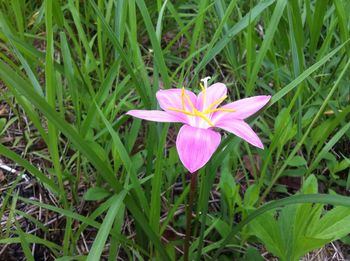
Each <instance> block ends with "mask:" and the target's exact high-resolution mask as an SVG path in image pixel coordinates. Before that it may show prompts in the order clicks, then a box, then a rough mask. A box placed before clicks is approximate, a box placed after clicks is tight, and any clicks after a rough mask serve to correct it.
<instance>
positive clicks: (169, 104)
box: [156, 88, 197, 111]
mask: <svg viewBox="0 0 350 261" xmlns="http://www.w3.org/2000/svg"><path fill="white" fill-rule="evenodd" d="M185 94H186V95H187V96H188V97H189V98H190V100H191V102H192V104H193V105H194V106H196V99H197V97H196V95H195V94H194V93H193V92H191V91H189V90H185ZM156 96H157V100H158V103H159V105H160V107H161V108H162V109H163V110H165V111H168V109H169V108H176V109H183V107H182V89H175V88H174V89H168V90H159V91H158V92H157V94H156ZM184 102H185V106H186V109H187V110H191V107H190V105H189V102H188V100H187V99H186V98H185V99H184ZM191 111H192V110H191Z"/></svg>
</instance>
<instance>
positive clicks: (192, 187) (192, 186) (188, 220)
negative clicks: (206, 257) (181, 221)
mask: <svg viewBox="0 0 350 261" xmlns="http://www.w3.org/2000/svg"><path fill="white" fill-rule="evenodd" d="M196 182H197V171H196V172H194V173H192V174H191V184H190V195H189V201H188V204H187V211H186V236H185V244H184V261H188V255H189V247H190V238H191V230H192V229H191V228H192V226H191V223H192V209H193V200H194V195H195V192H196Z"/></svg>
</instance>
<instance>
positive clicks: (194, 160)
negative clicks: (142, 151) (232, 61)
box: [127, 77, 271, 173]
mask: <svg viewBox="0 0 350 261" xmlns="http://www.w3.org/2000/svg"><path fill="white" fill-rule="evenodd" d="M208 79H210V77H206V78H204V79H202V80H201V81H203V83H204V86H203V85H202V84H201V88H202V91H201V92H200V93H199V94H198V95H197V96H196V95H195V94H194V93H193V92H191V91H189V90H185V89H184V88H182V89H168V90H159V91H158V92H157V94H156V96H157V100H158V103H159V105H160V107H161V108H162V109H163V111H160V110H131V111H129V112H127V114H128V115H131V116H134V117H137V118H140V119H144V120H149V121H157V122H180V123H183V124H184V125H183V126H182V127H181V129H180V131H179V133H178V136H177V139H176V148H177V151H178V153H179V157H180V160H181V162H182V163H183V165H184V166H185V167H186V168H187V169H188V170H189V172H191V173H193V172H195V171H197V170H198V169H200V168H202V167H203V166H204V165H205V164H206V163H207V162H208V161H209V159H210V158H211V156H212V155H213V153H214V152H215V150H216V149H217V147H218V146H219V144H220V140H221V135H220V133H218V132H216V131H215V130H214V128H215V127H217V128H221V129H223V130H226V131H228V132H231V133H233V134H235V135H237V136H238V137H240V138H242V139H244V140H245V141H247V142H249V143H250V144H252V145H254V146H256V147H258V148H261V149H263V148H264V146H263V144H262V142H261V141H260V139H259V137H258V136H257V135H256V133H255V132H254V131H253V130H252V129H251V127H250V126H249V125H248V124H247V123H246V122H244V121H243V120H244V119H245V118H247V117H249V116H251V115H253V114H254V113H256V112H257V111H258V110H260V109H261V108H262V107H264V105H265V104H267V103H268V101H269V100H270V98H271V96H254V97H250V98H245V99H241V100H238V101H235V102H231V103H228V104H226V105H224V106H222V107H219V108H218V106H219V105H220V104H221V103H222V102H223V101H224V100H225V99H226V98H227V95H226V94H227V88H226V86H225V84H223V83H215V84H213V85H211V86H209V87H207V86H208Z"/></svg>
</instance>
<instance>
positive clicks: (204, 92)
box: [201, 76, 211, 111]
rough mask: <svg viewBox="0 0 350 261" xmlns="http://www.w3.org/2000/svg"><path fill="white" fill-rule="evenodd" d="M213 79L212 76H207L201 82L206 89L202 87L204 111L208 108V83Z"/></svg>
mask: <svg viewBox="0 0 350 261" xmlns="http://www.w3.org/2000/svg"><path fill="white" fill-rule="evenodd" d="M210 79H211V77H210V76H207V77H205V78H203V79H201V82H203V84H204V87H203V86H202V85H201V87H202V89H203V111H204V110H205V108H206V103H207V89H208V81H209V80H210Z"/></svg>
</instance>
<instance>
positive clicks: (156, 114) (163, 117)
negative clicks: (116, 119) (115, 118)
mask: <svg viewBox="0 0 350 261" xmlns="http://www.w3.org/2000/svg"><path fill="white" fill-rule="evenodd" d="M126 114H128V115H131V116H134V117H136V118H140V119H144V120H148V121H158V122H183V119H182V118H180V117H177V116H176V115H173V114H169V113H167V112H165V111H156V110H131V111H128V112H127V113H126Z"/></svg>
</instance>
